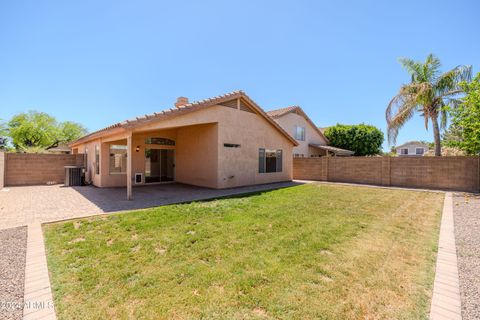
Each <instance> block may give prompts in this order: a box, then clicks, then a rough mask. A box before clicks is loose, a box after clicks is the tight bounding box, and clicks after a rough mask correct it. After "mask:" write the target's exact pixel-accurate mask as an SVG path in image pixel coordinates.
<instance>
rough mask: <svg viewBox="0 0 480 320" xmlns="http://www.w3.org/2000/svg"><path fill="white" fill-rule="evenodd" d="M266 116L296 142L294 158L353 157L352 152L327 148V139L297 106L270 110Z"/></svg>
mask: <svg viewBox="0 0 480 320" xmlns="http://www.w3.org/2000/svg"><path fill="white" fill-rule="evenodd" d="M267 114H268V115H269V116H270V117H271V118H272V119H273V120H275V121H276V122H277V123H278V124H279V125H280V126H281V127H282V128H283V129H284V130H285V131H286V132H287V133H288V134H290V135H291V136H292V137H294V138H295V140H296V141H297V143H298V146H296V147H294V148H293V156H294V157H300V158H301V157H320V156H329V155H335V156H351V155H353V152H352V151H349V150H344V149H339V148H335V147H331V146H328V139H327V138H326V137H325V135H324V134H323V133H322V131H321V130H320V129H319V128H318V127H317V126H316V125H315V124H314V123H313V122H312V120H310V118H309V117H308V116H307V114H306V113H305V112H304V111H303V110H302V108H300V107H299V106H290V107H286V108H281V109H276V110H271V111H268V112H267Z"/></svg>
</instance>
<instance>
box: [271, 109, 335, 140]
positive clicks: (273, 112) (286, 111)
mask: <svg viewBox="0 0 480 320" xmlns="http://www.w3.org/2000/svg"><path fill="white" fill-rule="evenodd" d="M289 113H296V114H298V115H300V116H302V117H304V118H305V120H307V122H308V123H309V124H310V125H311V126H312V127H313V129H314V130H315V131H316V132H317V133H318V134H319V135H320V136H321V137H322V138H323V139H325V141H326V142H327V143H329V141H328V139H327V137H325V135H324V134H323V132H322V131H321V130H320V129H319V128H318V127H317V126H316V125H315V124H314V123H313V121H312V120H310V118H309V117H308V116H307V114H306V113H305V111H303V109H302V108H301V107H300V106H288V107H285V108H280V109H275V110H270V111H267V115H268V116H269V117H271V118H272V119H278V118H281V117H283V116H284V115H286V114H289Z"/></svg>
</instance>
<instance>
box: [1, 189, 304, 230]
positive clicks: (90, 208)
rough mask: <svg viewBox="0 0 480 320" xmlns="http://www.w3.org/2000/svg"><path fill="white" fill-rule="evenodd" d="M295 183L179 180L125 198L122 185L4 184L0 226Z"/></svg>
mask: <svg viewBox="0 0 480 320" xmlns="http://www.w3.org/2000/svg"><path fill="white" fill-rule="evenodd" d="M298 184H299V183H295V182H280V183H271V184H263V185H254V186H247V187H237V188H230V189H210V188H202V187H196V186H191V185H186V184H181V183H171V184H156V185H147V186H140V187H137V188H135V198H134V199H133V200H132V201H128V200H126V198H125V188H124V187H115V188H114V187H112V188H96V187H93V186H85V187H64V186H63V185H42V186H25V187H7V188H4V189H3V190H2V191H0V203H1V204H2V206H0V216H1V217H2V220H1V222H0V229H7V228H13V227H18V226H24V225H28V224H31V223H36V222H39V223H44V222H54V221H60V220H66V219H74V218H80V217H88V216H95V215H101V214H107V213H112V212H118V211H125V210H135V209H144V208H149V207H155V206H161V205H167V204H173V203H181V202H189V201H199V200H205V199H212V198H218V197H226V196H235V195H240V194H245V193H255V192H262V191H268V190H273V189H278V188H285V187H290V186H294V185H298Z"/></svg>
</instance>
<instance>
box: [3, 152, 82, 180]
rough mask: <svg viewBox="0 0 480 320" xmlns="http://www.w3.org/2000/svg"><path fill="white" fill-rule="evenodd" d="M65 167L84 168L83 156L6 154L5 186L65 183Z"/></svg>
mask: <svg viewBox="0 0 480 320" xmlns="http://www.w3.org/2000/svg"><path fill="white" fill-rule="evenodd" d="M64 166H83V154H32V153H6V154H5V185H6V186H21V185H38V184H47V183H63V182H64V178H65V169H64Z"/></svg>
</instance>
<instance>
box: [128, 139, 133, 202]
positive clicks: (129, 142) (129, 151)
mask: <svg viewBox="0 0 480 320" xmlns="http://www.w3.org/2000/svg"><path fill="white" fill-rule="evenodd" d="M132 158H133V152H132V131H129V132H128V135H127V200H133V195H132Z"/></svg>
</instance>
